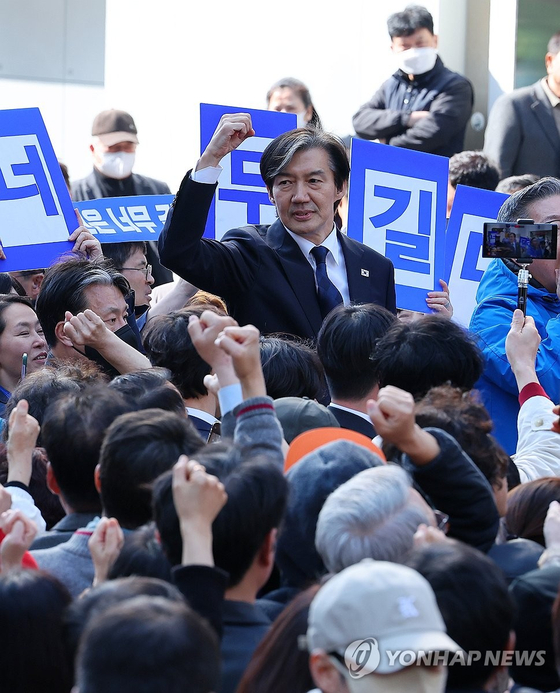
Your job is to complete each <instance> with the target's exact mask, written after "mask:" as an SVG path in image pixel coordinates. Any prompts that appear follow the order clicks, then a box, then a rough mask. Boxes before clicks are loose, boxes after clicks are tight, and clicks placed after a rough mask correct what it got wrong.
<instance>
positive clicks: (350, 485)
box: [315, 465, 433, 573]
mask: <svg viewBox="0 0 560 693" xmlns="http://www.w3.org/2000/svg"><path fill="white" fill-rule="evenodd" d="M422 503H424V504H423V505H422ZM431 519H432V518H431V517H430V510H429V508H428V506H427V504H426V503H425V502H423V501H421V498H420V496H419V494H417V493H416V492H414V491H413V489H412V484H411V480H410V478H409V477H408V475H407V474H406V472H405V471H403V470H402V469H401V468H400V467H397V466H392V465H387V466H383V467H375V468H374V469H366V470H364V471H363V472H360V473H359V474H356V476H354V477H353V478H351V479H349V480H348V481H347V482H346V483H344V484H342V486H339V487H338V488H337V489H336V490H335V491H333V493H331V495H330V496H329V497H328V498H327V500H326V501H325V504H324V505H323V508H322V509H321V512H320V513H319V519H318V520H317V533H316V535H315V545H316V547H317V551H318V552H319V554H320V555H321V557H322V559H323V561H324V562H325V565H326V567H327V568H328V570H329V571H330V572H333V573H338V572H340V571H341V570H344V568H347V567H348V566H351V565H354V564H355V563H359V562H360V561H361V560H362V559H364V558H374V559H375V560H378V561H392V562H400V561H402V560H403V558H404V557H405V555H406V553H407V552H408V551H410V549H411V548H412V545H413V539H414V534H415V532H416V530H417V529H418V525H420V524H433V522H431Z"/></svg>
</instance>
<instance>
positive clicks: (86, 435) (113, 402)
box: [41, 385, 131, 512]
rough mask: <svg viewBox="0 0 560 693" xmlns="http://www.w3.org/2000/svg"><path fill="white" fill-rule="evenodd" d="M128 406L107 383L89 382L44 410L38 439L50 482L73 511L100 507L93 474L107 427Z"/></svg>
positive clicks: (96, 509)
mask: <svg viewBox="0 0 560 693" xmlns="http://www.w3.org/2000/svg"><path fill="white" fill-rule="evenodd" d="M130 409H131V407H130V406H129V405H128V404H127V403H126V401H125V400H124V398H123V397H121V396H120V395H119V394H118V393H116V392H111V391H110V390H109V389H108V387H107V385H91V386H89V387H87V388H85V389H83V390H80V391H78V392H71V393H68V394H66V395H63V396H61V397H60V398H58V399H56V400H55V401H54V402H53V403H52V404H51V405H50V406H49V407H48V409H47V411H46V413H45V418H44V421H43V427H42V431H41V432H42V441H43V445H44V447H45V450H46V452H47V457H48V458H49V462H50V466H51V469H52V474H53V476H54V479H53V478H52V477H49V484H50V486H51V488H53V490H56V489H54V486H53V482H54V484H55V485H56V487H57V488H58V491H59V493H60V495H61V496H62V497H63V499H64V500H65V501H66V502H67V503H68V505H69V506H71V507H72V509H73V510H74V511H75V512H91V511H93V512H98V511H99V510H100V508H101V504H100V501H99V494H98V492H97V490H96V487H95V481H94V473H95V468H96V466H97V464H98V463H99V455H100V450H101V444H102V443H103V439H104V437H105V433H106V431H107V429H108V428H109V427H110V426H111V424H112V423H113V421H114V420H115V419H116V418H117V417H119V416H120V415H121V414H124V413H125V412H128V411H130Z"/></svg>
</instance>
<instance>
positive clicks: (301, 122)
mask: <svg viewBox="0 0 560 693" xmlns="http://www.w3.org/2000/svg"><path fill="white" fill-rule="evenodd" d="M306 115H307V111H302V112H301V113H296V118H297V120H296V127H297V128H304V127H305V126H306V125H307V121H306V120H305V116H306Z"/></svg>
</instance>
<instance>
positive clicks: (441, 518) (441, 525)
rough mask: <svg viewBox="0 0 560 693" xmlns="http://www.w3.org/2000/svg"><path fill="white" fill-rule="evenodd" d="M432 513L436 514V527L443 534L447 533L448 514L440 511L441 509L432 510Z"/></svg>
mask: <svg viewBox="0 0 560 693" xmlns="http://www.w3.org/2000/svg"><path fill="white" fill-rule="evenodd" d="M434 515H435V516H436V523H437V525H436V526H437V528H438V529H439V530H440V531H442V532H443V533H444V534H447V530H448V529H449V515H446V514H445V513H442V512H441V510H434Z"/></svg>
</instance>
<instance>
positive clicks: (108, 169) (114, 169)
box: [97, 152, 136, 180]
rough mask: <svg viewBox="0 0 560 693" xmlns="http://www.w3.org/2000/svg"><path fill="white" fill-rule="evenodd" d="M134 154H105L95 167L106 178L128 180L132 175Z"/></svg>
mask: <svg viewBox="0 0 560 693" xmlns="http://www.w3.org/2000/svg"><path fill="white" fill-rule="evenodd" d="M135 159H136V154H135V153H134V152H106V153H105V154H103V160H102V161H101V164H99V166H98V167H97V168H98V169H99V170H100V171H101V173H102V174H103V175H104V176H107V178H116V179H117V180H121V179H122V178H128V176H130V174H131V173H132V167H133V166H134V160H135Z"/></svg>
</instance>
